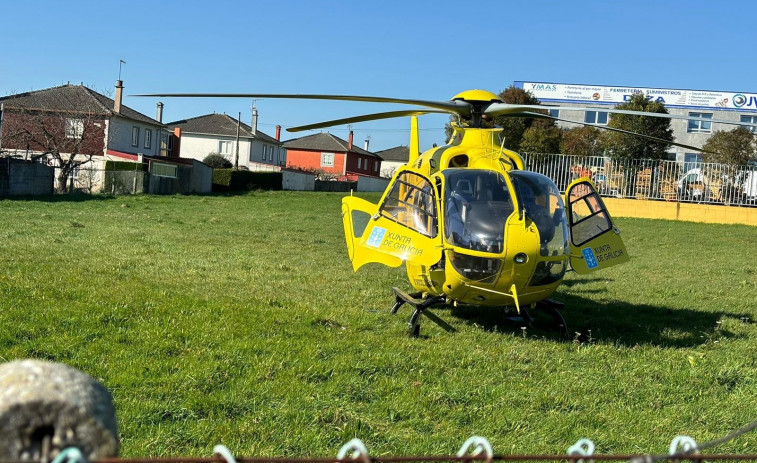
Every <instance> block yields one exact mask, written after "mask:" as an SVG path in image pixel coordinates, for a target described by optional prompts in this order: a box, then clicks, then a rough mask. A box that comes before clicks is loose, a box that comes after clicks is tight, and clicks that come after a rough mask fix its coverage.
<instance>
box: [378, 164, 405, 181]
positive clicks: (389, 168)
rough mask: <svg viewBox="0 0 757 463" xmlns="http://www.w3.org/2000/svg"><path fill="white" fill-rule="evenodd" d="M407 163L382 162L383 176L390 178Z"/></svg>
mask: <svg viewBox="0 0 757 463" xmlns="http://www.w3.org/2000/svg"><path fill="white" fill-rule="evenodd" d="M405 164H406V163H404V162H399V161H381V176H382V177H385V178H390V177H391V176H392V175H394V172H396V171H397V169H399V168H400V167H401V166H404V165H405Z"/></svg>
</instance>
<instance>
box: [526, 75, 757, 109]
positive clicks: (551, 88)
mask: <svg viewBox="0 0 757 463" xmlns="http://www.w3.org/2000/svg"><path fill="white" fill-rule="evenodd" d="M514 85H515V86H516V87H519V88H522V89H523V90H526V91H529V92H531V93H532V94H533V95H534V96H535V97H536V98H538V99H539V100H540V101H542V102H555V103H581V104H607V105H613V106H614V105H617V104H619V103H623V102H624V101H628V100H629V99H630V98H631V96H632V95H633V94H635V93H643V94H645V95H647V98H648V99H650V100H654V101H659V102H661V103H664V104H665V106H669V107H681V108H692V109H719V110H730V111H757V93H746V92H718V91H710V90H677V89H670V88H648V87H612V86H605V85H581V84H558V83H547V82H525V81H516V82H515V83H514Z"/></svg>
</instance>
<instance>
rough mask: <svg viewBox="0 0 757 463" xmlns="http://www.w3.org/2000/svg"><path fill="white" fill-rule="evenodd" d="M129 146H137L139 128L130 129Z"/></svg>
mask: <svg viewBox="0 0 757 463" xmlns="http://www.w3.org/2000/svg"><path fill="white" fill-rule="evenodd" d="M131 146H139V127H132V128H131Z"/></svg>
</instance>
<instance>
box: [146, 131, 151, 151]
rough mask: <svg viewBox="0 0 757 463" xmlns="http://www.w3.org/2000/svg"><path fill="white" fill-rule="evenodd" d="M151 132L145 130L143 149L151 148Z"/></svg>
mask: <svg viewBox="0 0 757 463" xmlns="http://www.w3.org/2000/svg"><path fill="white" fill-rule="evenodd" d="M151 145H152V130H150V129H145V148H151V147H152V146H151Z"/></svg>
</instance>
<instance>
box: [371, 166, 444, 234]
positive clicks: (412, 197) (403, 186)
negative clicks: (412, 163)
mask: <svg viewBox="0 0 757 463" xmlns="http://www.w3.org/2000/svg"><path fill="white" fill-rule="evenodd" d="M379 212H380V214H381V215H383V216H384V217H386V218H388V219H389V220H393V221H395V222H397V223H399V224H401V225H404V226H406V227H408V228H410V229H412V230H415V231H417V232H419V233H421V234H423V235H425V236H428V237H429V238H433V237H435V236H436V235H437V223H438V222H437V220H438V219H437V213H436V201H435V195H434V189H433V187H432V185H431V183H429V181H428V180H426V179H425V178H423V177H421V176H420V175H417V174H414V173H412V172H403V173H401V174H400V175H399V176H398V177H397V179H396V180H395V182H394V185H392V189H391V191H389V194H387V195H386V198H385V199H384V202H383V204H382V205H381V208H380V209H379Z"/></svg>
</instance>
